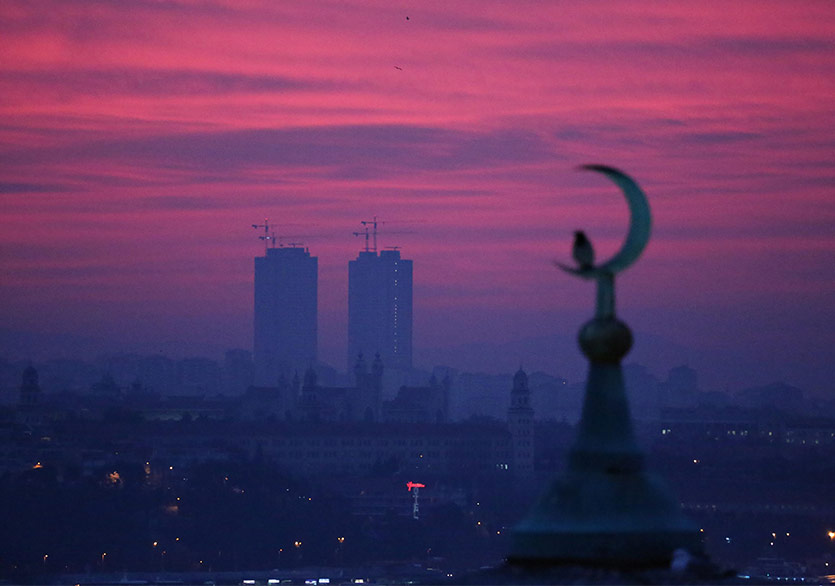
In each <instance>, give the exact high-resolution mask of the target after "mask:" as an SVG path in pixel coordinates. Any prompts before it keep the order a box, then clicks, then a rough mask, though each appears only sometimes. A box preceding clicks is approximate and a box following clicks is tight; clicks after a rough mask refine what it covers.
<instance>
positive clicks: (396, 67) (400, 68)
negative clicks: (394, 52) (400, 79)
mask: <svg viewBox="0 0 835 586" xmlns="http://www.w3.org/2000/svg"><path fill="white" fill-rule="evenodd" d="M394 68H395V69H399V70H400V71H403V68H402V67H398V66H397V65H395V66H394Z"/></svg>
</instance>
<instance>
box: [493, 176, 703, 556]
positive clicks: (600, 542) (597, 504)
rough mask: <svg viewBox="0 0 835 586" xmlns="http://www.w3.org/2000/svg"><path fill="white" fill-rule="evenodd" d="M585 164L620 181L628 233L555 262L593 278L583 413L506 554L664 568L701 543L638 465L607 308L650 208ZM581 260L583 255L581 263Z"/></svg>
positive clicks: (583, 335) (583, 342)
mask: <svg viewBox="0 0 835 586" xmlns="http://www.w3.org/2000/svg"><path fill="white" fill-rule="evenodd" d="M584 168H585V169H588V170H592V171H597V172H600V173H603V174H605V175H607V176H608V177H609V178H610V179H612V180H613V181H614V182H615V183H616V184H618V185H619V186H620V187H621V189H622V190H623V192H624V194H625V196H626V199H627V201H628V203H629V208H630V211H631V214H632V218H631V223H630V231H629V235H628V236H627V239H626V242H625V244H624V246H623V248H622V249H621V251H620V252H619V253H618V254H617V255H615V256H614V257H613V258H612V259H611V260H609V261H607V262H606V263H603V264H601V265H597V266H595V265H592V264H591V262H593V255H590V254H583V255H580V254H578V252H583V250H582V248H581V249H580V250H579V251H578V250H577V249H578V245H577V242H576V240H575V257H579V258H577V260H578V264H579V268H576V269H575V268H570V267H563V269H564V270H566V271H568V272H570V273H572V274H574V275H576V276H579V277H582V278H585V279H589V280H594V281H596V283H597V304H596V312H595V316H594V318H593V319H591V320H589V321H588V322H586V323H585V324H584V325H583V327H582V328H581V329H580V335H579V342H580V348H581V349H582V351H583V354H585V355H586V357H587V358H588V361H589V371H588V378H587V380H586V393H585V399H584V402H583V414H582V417H581V418H580V423H579V426H578V431H577V438H576V439H575V441H574V445H573V446H572V447H571V449H570V450H569V453H568V469H567V470H566V472H565V473H564V474H563V475H562V476H560V477H558V478H556V479H555V480H554V481H553V483H552V485H551V487H550V488H549V489H548V490H547V491H546V492H545V494H544V495H543V496H542V497H541V498H540V500H539V502H538V503H536V504H535V505H534V507H533V508H532V509H531V511H530V512H529V513H528V515H527V517H526V518H525V519H523V520H522V521H521V522H520V523H519V524H518V525H517V526H516V527H515V528H514V529H513V536H512V538H513V545H512V551H511V553H510V555H509V556H508V560H509V561H510V562H511V563H514V564H519V565H523V566H529V567H533V566H537V567H540V566H542V565H558V564H566V563H578V564H584V565H590V566H596V567H599V566H608V567H622V568H623V567H634V566H669V564H670V562H671V560H672V559H673V555H674V552H676V550H684V551H686V552H689V554H700V553H701V552H702V544H701V540H700V538H699V532H698V529H697V528H696V526H695V525H694V524H693V523H692V522H691V521H689V520H688V519H687V518H685V517H684V515H683V513H682V511H681V506H680V505H679V502H678V500H677V499H676V498H675V496H674V495H673V494H672V492H671V491H670V490H669V489H668V488H667V487H666V486H665V484H664V483H663V482H662V480H661V479H660V478H658V477H657V476H655V475H654V474H652V473H650V472H649V471H648V470H647V469H646V466H645V464H644V456H643V453H642V452H641V450H640V448H639V447H638V444H637V442H636V440H635V434H634V432H633V429H632V419H631V416H630V413H629V403H628V401H627V398H626V392H625V390H624V385H623V372H622V371H621V360H622V359H623V357H624V356H626V354H627V353H628V352H629V350H630V348H631V347H632V332H631V331H630V330H629V327H628V326H627V325H626V324H625V323H624V322H622V321H621V320H619V319H618V317H617V315H616V313H615V274H616V273H618V272H620V271H622V270H623V269H625V268H626V267H628V266H629V265H631V264H632V263H633V262H635V260H637V258H638V257H639V256H640V254H641V252H642V251H643V249H644V247H645V246H646V243H647V241H648V240H649V232H650V212H649V204H648V203H647V201H646V196H645V195H644V194H643V192H642V191H641V189H640V188H639V187H638V186H637V184H635V182H634V181H632V179H630V178H629V177H628V176H626V175H624V174H623V173H621V172H620V171H618V170H616V169H612V168H611V167H603V166H600V165H593V166H586V167H584ZM590 247H591V244H590V243H587V248H590ZM586 252H587V251H586ZM587 257H591V258H592V260H591V261H589V262H582V261H583V260H585V259H586V258H587Z"/></svg>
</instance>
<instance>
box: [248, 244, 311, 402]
mask: <svg viewBox="0 0 835 586" xmlns="http://www.w3.org/2000/svg"><path fill="white" fill-rule="evenodd" d="M318 266H319V262H318V258H317V257H315V256H310V252H308V251H307V250H306V249H304V248H295V247H290V248H270V249H268V250H267V254H266V256H259V257H256V258H255V312H254V313H255V340H254V350H255V352H254V354H255V384H256V385H261V386H271V385H275V384H276V383H277V382H278V377H279V375H281V374H284V375H285V376H288V377H289V376H292V375H293V373H294V372H295V371H301V372H304V369H305V368H307V367H308V366H310V365H311V364H312V363H314V362H315V361H316V336H317V294H318V292H317V291H318Z"/></svg>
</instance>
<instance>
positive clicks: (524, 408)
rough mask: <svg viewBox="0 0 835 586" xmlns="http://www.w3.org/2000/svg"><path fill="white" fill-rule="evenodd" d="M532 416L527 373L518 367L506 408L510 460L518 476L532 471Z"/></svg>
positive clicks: (527, 474)
mask: <svg viewBox="0 0 835 586" xmlns="http://www.w3.org/2000/svg"><path fill="white" fill-rule="evenodd" d="M533 416H534V410H533V407H531V391H530V388H529V387H528V375H527V374H525V371H524V370H522V369H521V368H520V369H519V370H518V371H517V372H516V374H515V375H514V376H513V388H512V389H511V391H510V407H509V408H508V410H507V429H508V431H509V432H510V437H511V440H510V444H511V451H512V457H511V459H510V460H511V462H512V465H513V470H512V472H513V474H514V476H516V477H518V478H529V477H531V476H533V473H534V471H533V464H534V453H533V448H534V436H533Z"/></svg>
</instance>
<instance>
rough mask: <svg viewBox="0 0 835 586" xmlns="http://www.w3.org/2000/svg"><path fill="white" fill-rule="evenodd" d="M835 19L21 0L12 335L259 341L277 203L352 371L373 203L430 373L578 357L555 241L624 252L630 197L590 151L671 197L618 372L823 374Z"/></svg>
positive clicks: (22, 340) (3, 251)
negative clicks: (356, 307)
mask: <svg viewBox="0 0 835 586" xmlns="http://www.w3.org/2000/svg"><path fill="white" fill-rule="evenodd" d="M833 28H835V11H833V10H832V7H831V3H829V2H795V3H790V4H789V3H784V2H773V1H763V2H740V3H733V4H729V3H727V2H718V1H716V2H714V1H707V2H701V3H699V4H698V5H691V4H658V3H653V2H630V3H628V4H625V3H619V2H606V1H604V2H595V3H578V4H569V5H558V4H549V3H545V4H543V3H538V2H530V3H527V2H522V3H514V4H512V5H510V4H507V3H503V2H463V3H456V4H454V5H450V4H448V3H436V2H425V3H421V4H420V5H417V6H407V5H402V4H397V3H394V4H392V3H390V2H377V1H372V0H368V1H364V0H362V1H361V0H357V1H354V2H334V3H317V4H314V5H279V4H275V3H270V2H258V1H256V2H250V3H246V4H245V5H241V4H240V3H237V2H231V1H226V0H216V1H212V2H205V3H191V2H185V1H174V2H165V3H160V2H155V3H142V2H140V3H132V4H130V5H125V4H121V3H111V2H104V3H103V2H98V1H93V0H80V1H78V2H72V3H66V2H56V1H52V0H44V1H42V2H34V3H32V2H22V1H14V0H13V1H9V2H4V3H3V4H2V6H0V32H2V34H0V48H1V49H2V52H3V54H4V56H5V59H4V60H3V61H2V63H0V89H2V93H3V100H2V103H0V113H2V115H3V120H4V122H3V124H2V125H0V201H2V208H0V274H2V275H3V278H2V284H0V306H1V307H2V308H3V309H2V312H1V313H0V318H2V323H3V331H2V332H0V355H9V356H13V355H15V353H19V352H22V351H25V347H26V346H30V347H32V348H35V349H38V348H40V349H41V350H42V351H44V352H47V351H49V349H50V348H51V347H52V346H54V345H57V346H59V348H58V350H62V348H61V346H62V345H61V344H60V343H56V341H57V340H59V339H63V338H65V337H66V339H67V340H68V342H67V344H68V345H70V346H73V347H69V348H63V350H66V351H67V352H79V351H82V346H84V345H85V344H87V343H88V342H89V344H90V345H91V346H92V347H101V348H102V349H103V350H105V351H107V349H119V350H124V351H134V352H158V351H162V352H164V353H169V354H172V355H175V354H181V355H211V356H215V357H216V356H218V354H219V353H220V352H222V351H223V350H225V349H227V348H233V347H242V348H246V349H251V347H252V286H253V257H254V256H256V255H259V254H263V250H264V246H263V242H261V241H259V240H258V236H259V234H260V233H259V232H258V231H256V230H253V229H252V228H251V225H252V224H260V223H262V222H263V219H264V218H265V217H269V218H270V222H271V224H273V225H274V226H275V229H276V234H277V236H280V237H283V238H284V239H283V242H284V243H289V242H292V241H301V242H303V243H304V246H307V247H309V248H310V252H311V254H313V255H314V256H317V257H318V258H319V340H320V356H321V358H322V359H323V360H324V361H325V362H328V363H331V364H333V365H335V366H337V367H338V368H340V369H341V365H342V364H344V356H345V350H344V348H345V347H346V344H347V340H346V338H347V264H348V261H349V260H350V259H352V258H354V257H355V256H356V254H357V252H358V251H359V250H360V249H361V248H362V246H363V241H362V239H361V238H356V237H354V236H353V232H356V231H361V230H362V226H361V225H360V222H361V221H363V220H370V219H371V218H372V217H374V216H377V217H379V218H380V220H382V221H384V222H386V223H384V224H381V226H380V234H379V246H380V248H383V247H386V246H400V247H401V252H402V254H403V256H404V257H405V258H409V259H412V260H414V316H415V317H414V347H415V353H416V357H417V358H418V359H417V361H416V362H417V364H418V365H420V366H430V365H426V364H421V363H420V360H421V358H420V357H421V356H422V355H423V356H428V358H423V359H425V360H430V359H431V358H432V357H433V356H434V355H441V356H443V355H444V354H445V353H446V354H449V351H448V350H449V349H458V350H456V351H457V352H458V353H459V356H458V357H457V358H458V359H459V360H460V361H461V362H462V363H469V364H474V365H478V364H480V363H484V364H488V365H495V367H496V368H502V369H504V368H507V366H506V365H510V367H511V368H513V365H517V366H518V364H519V363H520V362H521V363H522V364H526V365H530V366H531V367H532V368H537V369H539V368H541V369H543V370H546V371H547V372H552V373H554V374H559V375H562V376H568V374H567V372H566V371H573V372H574V373H575V376H576V373H578V372H579V373H580V377H582V373H583V370H584V366H583V363H582V358H581V356H580V355H579V352H578V351H577V349H576V346H575V345H574V339H575V336H576V332H577V329H578V328H579V326H580V325H581V324H582V323H583V322H584V321H585V320H586V319H588V318H589V317H590V316H591V314H592V305H593V297H594V291H593V286H592V285H591V284H589V283H584V282H580V281H579V280H577V279H574V278H572V277H570V276H568V275H565V274H564V273H561V272H560V271H558V270H556V269H554V267H553V266H552V261H553V260H554V259H561V260H568V259H570V249H571V242H572V233H573V231H574V230H576V229H584V230H586V231H587V232H588V234H589V236H590V238H591V240H592V242H593V243H594V245H595V248H596V249H597V254H598V258H600V259H605V258H607V257H608V256H609V255H611V254H612V253H613V252H614V251H615V250H616V249H617V248H618V247H619V246H620V243H621V242H622V240H623V238H624V236H625V232H626V226H627V209H626V205H625V203H624V201H623V197H622V196H621V195H620V193H619V192H618V191H617V189H616V187H615V186H614V185H612V184H611V183H609V182H608V181H607V180H606V179H605V178H603V177H600V176H597V175H595V174H592V173H582V172H577V171H575V168H576V166H577V165H579V164H584V163H604V164H609V165H612V166H615V167H618V168H621V169H622V170H624V171H625V172H627V173H629V174H630V175H631V176H633V177H634V178H635V179H636V180H637V181H638V183H640V184H641V186H642V187H643V188H644V189H645V191H646V193H647V195H648V198H649V201H650V205H651V207H652V211H653V214H654V224H653V235H652V239H651V241H650V244H649V247H648V248H647V250H646V251H645V254H644V255H643V257H642V258H641V259H640V260H639V261H638V262H637V263H636V264H635V265H634V266H633V267H632V268H630V269H629V270H628V271H626V272H625V273H623V274H622V275H621V276H619V278H618V284H617V293H618V312H619V314H620V315H621V316H622V317H623V318H624V320H625V321H626V322H627V323H628V324H629V325H630V326H631V328H632V329H633V331H634V332H635V334H636V346H635V349H634V350H633V353H632V354H630V355H629V356H628V357H627V361H634V362H640V363H644V364H647V365H648V366H650V367H651V368H652V369H653V371H654V372H655V373H656V374H657V375H663V374H664V371H663V369H664V368H669V367H673V366H676V365H678V364H683V363H687V364H690V365H691V366H693V367H694V368H697V369H698V370H699V372H700V375H701V377H702V381H703V384H704V386H705V387H707V388H718V389H721V388H724V387H725V386H726V385H727V386H731V387H738V386H740V385H744V384H745V383H743V382H742V381H746V380H750V381H751V384H761V383H767V382H771V381H774V380H783V381H785V382H787V383H789V384H794V385H797V386H799V387H802V388H806V389H810V390H813V391H816V392H829V393H831V390H832V385H831V381H832V380H833V377H835V359H834V358H835V356H834V355H833V350H832V342H831V340H832V330H833V327H835V321H834V320H833V311H832V308H833V307H835V237H834V236H835V233H833V226H835V198H833V186H835V173H834V172H833V169H835V167H833V163H832V161H833V160H835V156H834V155H835V142H833V138H832V137H833V136H835V132H833V131H835V111H833V108H832V104H833V101H834V100H833V98H835V78H833V76H832V71H833V70H835V41H833V39H832V34H831V32H832V30H833ZM84 340H87V341H88V342H83V341H84ZM537 340H540V342H537ZM543 340H544V342H543ZM73 341H74V342H73ZM484 344H488V346H490V348H486V347H485V346H484ZM548 344H553V347H548V346H547V345H548ZM445 350H447V352H444V351H445ZM422 353H423V354H422ZM433 353H434V354H433ZM24 358H25V356H24ZM452 358H454V357H453V356H450V359H452ZM549 360H553V364H552V366H549V363H548V361H549ZM648 363H651V364H648ZM540 365H543V366H540ZM453 366H454V365H453ZM545 367H547V368H545Z"/></svg>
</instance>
